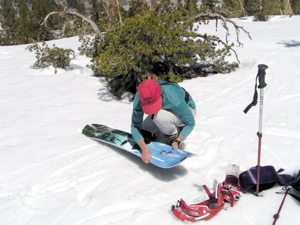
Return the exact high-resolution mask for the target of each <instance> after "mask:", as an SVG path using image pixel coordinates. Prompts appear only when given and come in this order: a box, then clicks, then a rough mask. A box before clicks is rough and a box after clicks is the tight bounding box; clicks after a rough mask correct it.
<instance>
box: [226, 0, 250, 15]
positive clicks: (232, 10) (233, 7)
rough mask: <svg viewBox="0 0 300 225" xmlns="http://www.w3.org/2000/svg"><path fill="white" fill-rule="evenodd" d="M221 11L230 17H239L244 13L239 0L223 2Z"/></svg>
mask: <svg viewBox="0 0 300 225" xmlns="http://www.w3.org/2000/svg"><path fill="white" fill-rule="evenodd" d="M222 10H223V11H224V12H226V13H227V14H228V15H229V16H230V17H241V16H245V13H246V12H245V10H244V8H243V5H242V4H241V1H240V0H223V4H222Z"/></svg>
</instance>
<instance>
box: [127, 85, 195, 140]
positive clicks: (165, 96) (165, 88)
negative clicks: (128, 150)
mask: <svg viewBox="0 0 300 225" xmlns="http://www.w3.org/2000/svg"><path fill="white" fill-rule="evenodd" d="M158 83H159V84H160V86H161V89H162V109H164V110H167V111H170V112H172V113H174V114H175V115H177V116H178V117H179V118H180V119H181V121H182V122H183V123H184V124H185V127H184V128H183V129H182V131H181V133H180V134H179V136H180V137H182V138H183V139H185V138H186V137H187V136H188V135H189V134H190V133H191V132H192V130H193V129H194V127H195V119H194V116H193V114H192V112H191V110H190V108H189V107H191V108H192V109H196V105H195V102H194V101H193V99H192V97H191V95H190V94H189V93H188V92H187V91H186V90H184V89H183V88H182V87H180V86H179V85H178V84H175V83H172V82H168V81H162V80H159V81H158ZM143 118H144V112H143V110H142V106H141V102H140V97H139V94H138V92H137V93H136V95H135V97H134V102H133V111H132V117H131V133H132V135H133V138H134V140H135V141H138V140H140V139H142V138H143V136H142V135H141V129H142V123H143Z"/></svg>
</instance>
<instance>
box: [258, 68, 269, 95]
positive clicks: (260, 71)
mask: <svg viewBox="0 0 300 225" xmlns="http://www.w3.org/2000/svg"><path fill="white" fill-rule="evenodd" d="M267 68H268V66H267V65H265V64H259V65H258V80H259V85H258V88H260V89H261V88H265V87H266V86H267V84H266V82H265V76H266V69H267Z"/></svg>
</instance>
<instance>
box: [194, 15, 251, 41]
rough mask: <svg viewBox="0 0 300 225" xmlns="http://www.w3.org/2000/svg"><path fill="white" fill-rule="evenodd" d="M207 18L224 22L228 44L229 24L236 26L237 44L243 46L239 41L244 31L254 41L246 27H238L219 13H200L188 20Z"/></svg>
mask: <svg viewBox="0 0 300 225" xmlns="http://www.w3.org/2000/svg"><path fill="white" fill-rule="evenodd" d="M206 18H208V19H216V21H217V22H218V20H219V19H220V20H222V22H223V25H222V26H223V27H224V29H225V30H226V43H228V37H229V29H228V26H227V23H230V24H232V25H233V26H234V28H235V30H236V34H237V37H236V38H237V42H238V44H239V46H240V45H243V44H242V43H241V42H240V39H239V32H240V30H242V31H244V32H245V33H246V34H247V35H248V37H249V39H250V40H252V38H251V36H250V33H249V32H248V31H246V30H245V29H244V27H241V26H238V25H237V24H236V23H235V22H234V21H233V20H231V19H228V18H225V17H224V16H222V15H221V14H218V13H210V12H205V13H199V14H197V15H195V16H192V17H190V18H188V20H193V19H195V20H197V19H202V20H205V19H206Z"/></svg>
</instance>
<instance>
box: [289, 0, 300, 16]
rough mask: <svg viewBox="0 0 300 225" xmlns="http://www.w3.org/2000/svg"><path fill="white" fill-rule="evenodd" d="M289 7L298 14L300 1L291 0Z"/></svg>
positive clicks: (299, 12)
mask: <svg viewBox="0 0 300 225" xmlns="http://www.w3.org/2000/svg"><path fill="white" fill-rule="evenodd" d="M291 7H292V9H293V12H294V14H296V15H300V1H299V0H291Z"/></svg>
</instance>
